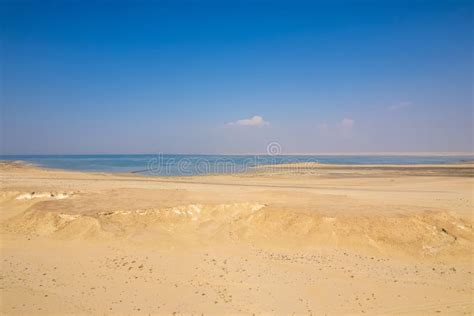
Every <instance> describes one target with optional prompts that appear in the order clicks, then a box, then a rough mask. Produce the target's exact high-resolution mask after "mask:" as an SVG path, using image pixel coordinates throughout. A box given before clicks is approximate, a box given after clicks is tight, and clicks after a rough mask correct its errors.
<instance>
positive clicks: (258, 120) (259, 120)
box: [227, 115, 270, 126]
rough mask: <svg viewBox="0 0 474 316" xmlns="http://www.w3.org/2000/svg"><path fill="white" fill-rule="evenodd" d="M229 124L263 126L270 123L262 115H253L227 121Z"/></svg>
mask: <svg viewBox="0 0 474 316" xmlns="http://www.w3.org/2000/svg"><path fill="white" fill-rule="evenodd" d="M227 125H230V126H265V125H270V123H269V122H267V121H265V120H264V119H263V117H261V116H259V115H255V116H253V117H251V118H248V119H242V120H238V121H235V122H230V123H227Z"/></svg>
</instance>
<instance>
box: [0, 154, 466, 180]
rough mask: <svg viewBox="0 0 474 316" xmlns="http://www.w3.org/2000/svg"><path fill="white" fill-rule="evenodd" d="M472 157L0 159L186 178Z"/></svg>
mask: <svg viewBox="0 0 474 316" xmlns="http://www.w3.org/2000/svg"><path fill="white" fill-rule="evenodd" d="M472 158H473V157H472V156H398V155H397V156H380V155H376V156H361V155H354V156H347V155H334V156H329V155H314V156H308V155H304V156H299V155H276V156H271V155H260V156H258V155H256V156H253V155H236V156H230V155H161V154H157V155H37V156H33V155H11V156H0V160H8V161H24V162H28V163H32V164H35V165H38V166H41V167H47V168H59V169H66V170H79V171H97V172H134V173H139V174H145V175H165V176H183V175H184V176H186V175H196V174H206V173H232V172H242V171H245V170H247V169H248V168H251V167H255V166H258V165H266V164H282V163H292V162H320V163H332V164H360V165H363V164H402V165H404V164H442V163H452V162H459V161H463V160H466V159H472Z"/></svg>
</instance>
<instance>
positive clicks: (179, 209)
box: [0, 163, 474, 315]
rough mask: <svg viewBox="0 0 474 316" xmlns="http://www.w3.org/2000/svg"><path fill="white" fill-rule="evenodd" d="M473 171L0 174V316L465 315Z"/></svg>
mask: <svg viewBox="0 0 474 316" xmlns="http://www.w3.org/2000/svg"><path fill="white" fill-rule="evenodd" d="M473 170H474V166H473V164H472V163H464V164H458V165H455V164H449V165H429V166H395V165H391V166H384V167H380V166H365V167H360V166H359V167H358V166H351V165H345V166H331V165H318V164H310V165H285V166H279V167H275V166H268V167H265V168H263V167H262V168H257V169H255V170H251V171H250V172H248V173H244V174H233V175H207V176H193V177H147V176H140V175H131V174H105V173H86V172H69V171H61V170H51V169H41V168H37V167H34V166H29V165H25V164H21V163H0V181H1V187H0V228H1V256H2V257H1V262H2V265H1V276H0V287H1V302H0V303H1V304H0V313H1V314H5V315H13V314H23V315H39V314H45V315H46V314H48V315H49V314H101V315H103V314H123V315H130V314H143V315H149V314H173V313H174V314H177V315H178V314H201V313H203V314H214V315H222V314H267V315H269V314H270V315H271V314H278V315H288V314H294V313H295V314H308V315H310V314H313V315H322V314H328V315H333V314H372V315H380V314H408V315H420V314H424V315H425V314H427V315H430V314H439V313H441V314H454V315H458V314H459V315H463V314H464V315H471V314H472V313H474V303H473V302H474V289H473V280H474V279H473V274H472V273H473V199H474V178H473Z"/></svg>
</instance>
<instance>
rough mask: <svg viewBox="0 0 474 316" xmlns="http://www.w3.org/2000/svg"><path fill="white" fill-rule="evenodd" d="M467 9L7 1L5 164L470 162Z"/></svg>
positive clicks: (439, 4)
mask: <svg viewBox="0 0 474 316" xmlns="http://www.w3.org/2000/svg"><path fill="white" fill-rule="evenodd" d="M472 14H473V5H472V2H471V1H448V0H444V1H324V2H318V1H311V2H298V1H287V2H276V1H240V2H237V1H235V2H234V1H228V2H225V1H224V2H221V1H219V2H205V1H153V2H150V1H129V2H120V1H113V2H112V1H110V2H105V1H102V2H101V1H90V2H88V1H77V2H76V1H62V2H61V1H55V2H51V1H2V2H1V4H0V21H1V22H0V23H1V33H0V34H1V37H0V39H1V51H0V53H1V55H0V57H1V59H0V61H1V64H0V66H1V68H0V71H1V73H0V74H1V77H0V80H1V88H2V90H1V95H0V97H1V98H0V105H1V138H0V141H1V147H0V148H1V153H3V154H55V153H57V154H80V153H156V152H164V153H261V152H265V149H266V144H268V143H269V142H273V141H276V142H279V143H280V144H281V147H282V150H283V153H318V152H369V151H370V152H374V151H378V152H381V151H417V152H420V151H471V150H472V149H473V143H472V142H473V139H472V127H473V126H472V124H473V110H472V107H473V105H472V96H473V95H472V91H473V82H472V73H473V66H472V39H473V32H472V29H473V16H472Z"/></svg>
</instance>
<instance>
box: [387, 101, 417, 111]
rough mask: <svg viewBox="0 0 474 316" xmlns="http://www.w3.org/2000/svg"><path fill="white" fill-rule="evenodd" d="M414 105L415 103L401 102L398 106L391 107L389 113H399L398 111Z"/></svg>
mask: <svg viewBox="0 0 474 316" xmlns="http://www.w3.org/2000/svg"><path fill="white" fill-rule="evenodd" d="M412 105H413V103H412V102H410V101H403V102H399V103H397V104H394V105H391V106H389V107H388V108H387V109H388V110H389V111H398V110H403V109H406V108H409V107H411V106H412Z"/></svg>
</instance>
